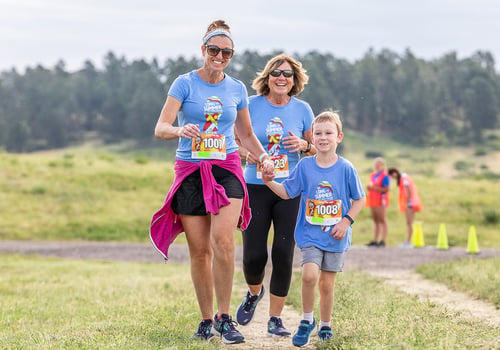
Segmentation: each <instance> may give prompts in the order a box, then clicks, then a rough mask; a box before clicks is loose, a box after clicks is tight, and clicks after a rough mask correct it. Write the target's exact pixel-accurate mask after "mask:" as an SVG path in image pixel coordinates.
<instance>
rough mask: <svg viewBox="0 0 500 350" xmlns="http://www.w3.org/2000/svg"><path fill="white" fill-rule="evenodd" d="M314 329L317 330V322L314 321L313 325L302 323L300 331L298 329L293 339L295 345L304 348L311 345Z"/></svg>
mask: <svg viewBox="0 0 500 350" xmlns="http://www.w3.org/2000/svg"><path fill="white" fill-rule="evenodd" d="M314 328H316V320H313V323H312V324H310V323H309V321H306V320H302V321H300V324H299V329H297V333H295V334H294V335H293V337H292V343H293V345H295V346H298V347H302V346H306V345H307V344H309V337H310V336H311V333H312V331H313V330H314Z"/></svg>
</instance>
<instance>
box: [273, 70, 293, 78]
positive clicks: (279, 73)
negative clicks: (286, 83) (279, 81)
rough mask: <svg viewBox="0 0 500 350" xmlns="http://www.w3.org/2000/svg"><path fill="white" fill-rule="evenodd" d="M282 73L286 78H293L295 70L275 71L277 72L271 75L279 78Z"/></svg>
mask: <svg viewBox="0 0 500 350" xmlns="http://www.w3.org/2000/svg"><path fill="white" fill-rule="evenodd" d="M281 73H283V76H284V77H285V78H290V77H293V70H289V69H285V70H281V69H275V70H273V71H271V72H270V73H269V74H270V75H272V76H273V77H275V78H277V77H279V76H280V75H281Z"/></svg>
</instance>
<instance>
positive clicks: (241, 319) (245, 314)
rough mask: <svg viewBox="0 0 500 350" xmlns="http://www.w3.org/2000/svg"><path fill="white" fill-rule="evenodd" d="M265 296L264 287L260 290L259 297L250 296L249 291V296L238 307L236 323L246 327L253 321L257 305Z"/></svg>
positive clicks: (248, 292)
mask: <svg viewBox="0 0 500 350" xmlns="http://www.w3.org/2000/svg"><path fill="white" fill-rule="evenodd" d="M263 296H264V286H262V288H261V289H260V294H259V295H250V291H247V296H246V297H245V299H244V300H243V302H242V303H241V305H240V306H239V307H238V310H237V311H236V321H238V323H239V324H241V325H242V326H245V325H247V324H249V323H250V321H252V319H253V315H254V313H255V308H256V307H257V303H258V302H259V301H260V299H262V297H263Z"/></svg>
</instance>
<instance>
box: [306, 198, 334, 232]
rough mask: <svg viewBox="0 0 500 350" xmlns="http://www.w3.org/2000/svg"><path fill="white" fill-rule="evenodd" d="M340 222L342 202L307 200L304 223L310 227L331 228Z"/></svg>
mask: <svg viewBox="0 0 500 350" xmlns="http://www.w3.org/2000/svg"><path fill="white" fill-rule="evenodd" d="M340 220H342V201H341V200H340V199H337V200H319V199H309V198H308V199H307V201H306V221H307V222H308V223H310V224H311V225H322V226H333V225H335V224H336V223H337V222H339V221H340Z"/></svg>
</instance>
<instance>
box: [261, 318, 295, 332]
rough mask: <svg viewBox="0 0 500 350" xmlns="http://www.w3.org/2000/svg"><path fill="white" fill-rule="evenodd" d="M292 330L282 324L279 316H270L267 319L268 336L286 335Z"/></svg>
mask: <svg viewBox="0 0 500 350" xmlns="http://www.w3.org/2000/svg"><path fill="white" fill-rule="evenodd" d="M291 334H292V332H290V330H289V329H288V328H286V327H285V326H284V325H283V321H282V320H281V317H275V316H273V317H271V318H270V319H269V321H267V335H268V336H269V337H288V336H289V335H291Z"/></svg>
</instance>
